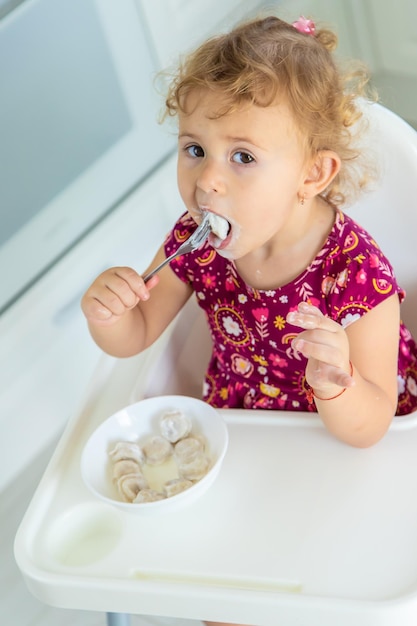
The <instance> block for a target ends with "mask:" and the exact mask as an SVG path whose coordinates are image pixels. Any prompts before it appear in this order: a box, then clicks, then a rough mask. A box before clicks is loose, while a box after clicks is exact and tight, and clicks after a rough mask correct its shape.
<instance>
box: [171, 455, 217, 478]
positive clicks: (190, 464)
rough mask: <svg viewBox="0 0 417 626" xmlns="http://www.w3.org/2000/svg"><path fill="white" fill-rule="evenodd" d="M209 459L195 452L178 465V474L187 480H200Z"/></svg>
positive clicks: (208, 463) (207, 466)
mask: <svg viewBox="0 0 417 626" xmlns="http://www.w3.org/2000/svg"><path fill="white" fill-rule="evenodd" d="M209 465H210V461H209V460H208V458H207V457H206V456H205V455H204V454H202V453H201V452H200V453H199V454H196V455H195V456H194V457H193V458H192V459H189V460H187V461H182V462H180V463H179V465H178V471H179V473H180V476H182V477H183V478H187V479H188V480H200V479H201V478H203V476H205V475H206V474H207V471H208V469H209Z"/></svg>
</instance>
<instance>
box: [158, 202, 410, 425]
mask: <svg viewBox="0 0 417 626" xmlns="http://www.w3.org/2000/svg"><path fill="white" fill-rule="evenodd" d="M195 228H196V224H195V222H194V220H193V219H192V218H191V217H190V216H189V214H187V213H186V214H184V215H183V216H182V217H181V218H180V219H179V220H178V222H177V223H176V225H175V227H174V228H173V230H172V231H171V233H169V235H168V237H167V239H166V241H165V252H166V254H167V256H168V255H170V254H171V253H172V252H174V251H175V250H176V249H177V248H178V245H179V244H181V243H182V242H183V241H184V240H185V239H187V238H188V237H189V235H190V234H191V233H192V232H193V231H194V230H195ZM171 268H172V270H173V271H174V272H175V273H176V274H177V275H178V277H179V278H180V279H181V280H183V281H184V282H186V283H188V284H189V285H190V286H191V287H192V288H193V290H194V292H195V294H196V297H197V301H198V304H199V306H200V307H201V308H202V309H203V310H204V311H205V314H206V316H207V321H208V324H209V327H210V332H211V337H212V340H213V350H212V355H211V359H210V362H209V365H208V368H207V372H206V375H205V381H204V385H203V399H204V400H205V401H206V402H208V403H209V404H211V405H212V406H214V407H218V408H226V407H228V408H247V409H281V410H287V411H315V410H316V409H315V406H314V404H313V405H311V404H309V402H308V399H307V389H308V385H307V384H306V380H305V368H306V359H305V357H303V356H302V355H300V354H298V353H297V352H295V351H294V350H293V349H292V347H291V341H292V339H293V338H294V337H295V336H296V335H297V334H298V332H299V329H298V328H297V327H295V326H293V325H291V324H289V323H288V322H287V321H286V316H287V313H288V312H289V311H291V310H295V309H296V308H297V305H298V303H299V302H300V301H306V302H309V303H311V304H313V305H315V306H317V307H318V308H319V309H320V310H321V311H322V313H323V314H324V315H327V316H328V317H330V318H331V319H333V320H335V321H337V322H338V323H339V324H341V325H342V326H343V327H344V328H346V327H347V326H348V325H349V324H351V323H353V322H355V321H356V320H357V319H359V318H360V317H361V316H362V315H365V313H367V312H368V311H370V310H371V309H372V308H374V307H375V306H377V305H378V304H379V303H380V302H382V301H383V300H384V299H385V298H388V297H389V296H391V295H392V294H394V293H397V294H398V297H399V298H400V301H402V300H403V299H404V296H405V294H404V292H403V291H402V290H401V289H400V288H399V286H398V284H397V281H396V279H395V276H394V272H393V269H392V267H391V265H390V263H389V261H388V260H387V259H386V257H385V256H384V255H383V253H382V252H381V250H380V249H379V247H378V246H377V244H376V243H375V241H374V240H373V239H372V237H371V236H370V235H369V234H368V233H367V232H366V231H365V230H364V229H363V228H361V227H360V226H359V225H358V224H357V223H356V222H354V221H353V220H352V219H351V218H350V217H348V216H347V215H345V214H344V213H342V212H340V211H339V212H337V213H336V218H335V222H334V225H333V228H332V230H331V232H330V233H329V235H328V237H327V239H326V241H325V243H324V245H323V247H322V249H321V250H320V252H319V253H318V254H317V256H316V257H315V259H314V260H313V261H312V263H311V264H310V265H309V266H308V267H307V268H306V270H305V271H304V272H303V273H302V274H301V275H299V276H298V277H297V278H295V279H294V280H293V281H291V282H290V283H288V284H287V285H284V286H282V287H280V288H278V289H271V290H259V289H253V288H252V287H250V286H249V285H247V284H246V283H245V282H244V281H243V280H242V278H241V277H240V276H239V274H238V272H237V270H236V266H235V264H234V262H233V260H229V259H225V258H224V257H222V256H221V255H219V254H217V253H216V251H215V250H214V249H213V248H212V247H211V246H210V245H209V244H205V245H204V246H203V247H202V248H200V249H199V250H197V251H195V252H193V253H190V254H187V255H184V256H180V257H178V258H176V259H175V260H173V261H172V262H171ZM399 331H400V336H399V353H398V407H397V414H398V415H404V414H406V413H410V412H411V411H413V410H415V409H417V345H416V343H415V341H414V339H413V338H412V336H411V334H410V332H409V331H408V330H407V328H406V327H405V326H404V324H403V323H401V325H400V329H399Z"/></svg>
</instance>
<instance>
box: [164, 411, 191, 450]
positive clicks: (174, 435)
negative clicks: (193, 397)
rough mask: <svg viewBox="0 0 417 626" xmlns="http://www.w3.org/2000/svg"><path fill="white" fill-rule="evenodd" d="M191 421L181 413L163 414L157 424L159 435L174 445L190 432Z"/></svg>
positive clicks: (169, 412) (170, 412)
mask: <svg viewBox="0 0 417 626" xmlns="http://www.w3.org/2000/svg"><path fill="white" fill-rule="evenodd" d="M191 426H192V424H191V420H190V419H189V418H188V417H187V415H185V414H184V413H183V412H182V411H178V410H174V411H168V412H167V413H165V414H164V415H163V417H162V419H161V422H160V424H159V428H160V431H161V435H162V436H163V437H165V439H168V441H170V442H171V443H176V442H177V441H179V440H180V439H183V437H186V436H187V435H188V434H189V433H190V432H191Z"/></svg>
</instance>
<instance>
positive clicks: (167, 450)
mask: <svg viewBox="0 0 417 626" xmlns="http://www.w3.org/2000/svg"><path fill="white" fill-rule="evenodd" d="M143 451H144V453H145V457H146V462H147V463H149V465H160V464H161V463H163V462H164V461H166V460H167V458H168V457H169V456H170V455H171V454H172V452H173V447H172V444H171V443H170V442H169V441H168V440H167V439H165V438H164V437H161V436H159V435H155V436H154V437H151V438H150V439H148V441H147V442H146V443H145V445H144V446H143Z"/></svg>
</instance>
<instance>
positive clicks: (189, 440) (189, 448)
mask: <svg viewBox="0 0 417 626" xmlns="http://www.w3.org/2000/svg"><path fill="white" fill-rule="evenodd" d="M174 450H175V456H176V457H177V459H178V460H179V462H180V463H181V462H185V461H190V460H191V459H193V458H194V457H195V456H196V455H197V454H202V453H203V452H204V442H203V440H202V438H201V437H186V438H185V439H181V441H178V443H177V444H175V448H174Z"/></svg>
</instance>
